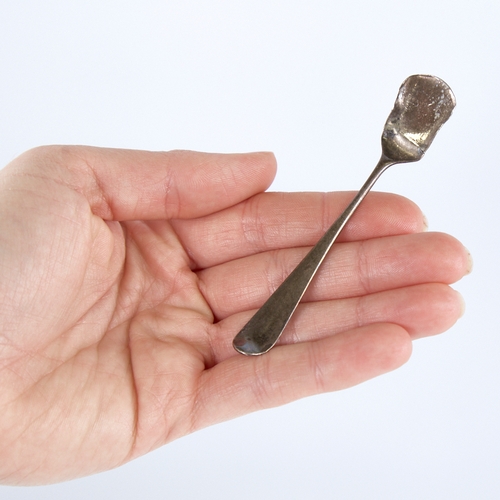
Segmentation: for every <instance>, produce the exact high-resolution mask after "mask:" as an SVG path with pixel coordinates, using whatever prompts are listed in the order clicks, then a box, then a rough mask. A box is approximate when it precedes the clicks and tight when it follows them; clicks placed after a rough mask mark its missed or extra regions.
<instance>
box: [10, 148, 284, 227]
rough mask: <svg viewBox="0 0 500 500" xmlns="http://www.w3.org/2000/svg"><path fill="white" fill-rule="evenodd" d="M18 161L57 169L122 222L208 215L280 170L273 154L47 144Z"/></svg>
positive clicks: (103, 213)
mask: <svg viewBox="0 0 500 500" xmlns="http://www.w3.org/2000/svg"><path fill="white" fill-rule="evenodd" d="M33 156H35V158H33ZM34 160H36V161H34ZM18 161H21V162H27V163H28V165H26V166H27V167H28V166H33V165H37V166H43V169H44V173H45V175H47V169H49V170H52V169H55V172H56V175H57V176H58V177H61V178H60V179H58V180H59V181H61V182H63V183H67V184H68V185H70V186H72V187H73V188H74V189H76V190H78V191H79V192H81V193H82V194H84V195H85V197H86V198H87V200H88V202H89V204H90V206H91V209H92V212H93V213H94V214H96V215H99V216H100V217H102V218H103V219H106V220H117V221H125V220H154V219H172V218H192V217H200V216H202V215H207V214H209V213H213V212H215V211H219V210H222V209H223V208H227V207H229V206H232V205H234V204H236V203H239V202H240V201H243V200H245V199H247V198H249V197H250V196H252V195H254V194H256V193H259V192H261V191H264V190H265V189H267V188H268V187H269V185H270V184H271V182H272V181H273V178H274V175H275V172H276V161H275V159H274V156H273V154H272V153H247V154H214V153H198V152H193V151H170V152H151V151H136V150H124V149H104V148H95V147H88V146H45V147H41V148H35V149H33V150H31V151H29V152H27V153H25V154H24V155H22V156H21V157H20V158H18Z"/></svg>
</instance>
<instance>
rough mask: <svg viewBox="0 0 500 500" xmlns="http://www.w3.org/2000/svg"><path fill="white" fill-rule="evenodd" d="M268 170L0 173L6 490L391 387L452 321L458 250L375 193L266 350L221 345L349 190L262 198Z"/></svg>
mask: <svg viewBox="0 0 500 500" xmlns="http://www.w3.org/2000/svg"><path fill="white" fill-rule="evenodd" d="M275 171H276V163H275V159H274V157H273V155H272V154H269V153H252V154H240V155H220V154H206V153H195V152H189V151H172V152H145V151H130V150H113V149H100V148H91V147H73V146H72V147H70V146H65V147H61V146H47V147H42V148H36V149H34V150H31V151H28V152H26V153H24V154H23V155H21V156H20V157H18V158H17V159H15V160H14V161H13V162H11V163H10V164H9V165H8V166H6V167H5V168H4V169H2V170H1V171H0V221H1V231H0V298H1V301H0V384H1V387H2V391H1V393H0V437H1V439H0V481H1V482H2V483H4V484H45V483H52V482H58V481H63V480H68V479H72V478H76V477H81V476H85V475H89V474H93V473H96V472H100V471H104V470H107V469H111V468H113V467H117V466H119V465H121V464H123V463H126V462H127V461H129V460H132V459H134V458H136V457H138V456H141V455H143V454H145V453H147V452H149V451H151V450H154V449H156V448H158V447H159V446H162V445H164V444H166V443H168V442H170V441H172V440H174V439H177V438H179V437H181V436H183V435H186V434H188V433H191V432H193V431H196V430H198V429H200V428H203V427H205V426H208V425H212V424H215V423H218V422H221V421H224V420H228V419H231V418H235V417H238V416H240V415H244V414H246V413H249V412H252V411H256V410H259V409H262V408H269V407H273V406H277V405H282V404H285V403H288V402H291V401H293V400H296V399H298V398H301V397H305V396H309V395H312V394H317V393H322V392H327V391H336V390H339V389H345V388H348V387H351V386H353V385H355V384H358V383H361V382H363V381H366V380H368V379H371V378H373V377H375V376H378V375H381V374H383V373H386V372H388V371H390V370H393V369H395V368H397V367H399V366H401V365H402V364H403V363H405V362H406V361H407V360H408V358H409V356H410V354H411V344H412V340H413V339H416V338H419V337H425V336H429V335H434V334H437V333H440V332H443V331H445V330H447V329H448V328H449V327H451V326H452V325H453V324H454V323H455V321H456V320H457V319H458V318H459V317H460V315H461V314H462V312H463V301H462V299H461V297H460V295H459V294H458V293H457V292H456V291H454V290H453V289H452V288H451V287H450V286H449V285H450V284H451V283H454V282H456V281H457V280H459V279H460V278H461V277H462V276H464V275H465V274H467V273H468V272H469V271H470V268H471V262H470V257H469V255H468V252H467V251H466V249H465V248H464V247H463V245H462V244H461V243H460V242H459V241H457V240H456V239H454V238H453V237H451V236H449V235H446V234H441V233H429V232H424V229H425V223H424V217H423V216H422V213H421V211H420V209H419V208H418V207H417V206H416V205H415V204H413V203H412V202H411V201H409V200H407V199H404V198H402V197H400V196H396V195H392V194H383V193H371V194H370V195H368V197H367V198H366V200H365V201H364V202H363V204H362V205H361V207H360V208H359V210H358V211H357V213H356V214H355V215H354V216H353V217H352V219H351V221H350V222H349V224H348V225H347V226H346V228H345V229H344V231H343V232H342V233H341V236H340V238H339V240H338V243H336V244H335V246H334V248H333V249H332V251H331V252H330V255H329V256H328V257H327V259H326V260H325V262H324V264H323V266H322V267H321V269H320V271H319V274H318V276H317V277H316V278H315V280H314V281H313V283H312V285H311V288H310V290H309V291H308V292H307V293H306V295H305V297H304V300H303V303H302V304H301V305H300V306H299V308H298V310H297V311H296V314H295V316H294V318H293V319H292V321H291V323H290V324H289V326H288V327H287V330H286V331H285V333H284V334H283V336H282V338H281V339H280V342H279V344H278V345H277V346H276V347H275V348H274V349H272V350H271V351H270V352H269V353H267V354H265V355H263V356H259V357H245V356H242V355H240V354H238V353H236V352H235V351H234V349H233V348H232V345H231V342H232V338H233V337H234V335H235V334H236V333H237V332H238V331H239V329H240V328H241V327H242V326H243V325H244V324H245V323H246V321H248V319H249V318H250V317H251V315H252V313H253V312H255V310H256V309H257V308H258V307H259V306H260V305H262V304H263V302H264V301H265V300H266V298H267V297H268V296H269V294H270V293H271V292H272V291H273V290H274V289H275V288H276V287H277V286H278V285H279V284H280V283H281V281H282V280H283V279H284V277H286V276H287V274H288V273H289V272H290V271H291V270H292V269H293V268H294V266H295V265H296V264H297V263H298V262H299V260H300V259H301V257H302V256H303V255H305V253H306V252H307V250H308V248H310V247H311V246H312V245H313V244H314V243H315V242H316V241H317V240H318V239H319V237H320V236H321V235H322V234H323V232H324V231H325V230H326V228H327V227H328V226H329V225H330V224H331V223H332V222H333V220H335V218H336V216H337V215H338V214H339V213H340V212H341V211H342V209H343V208H344V207H345V205H346V204H347V203H348V201H349V200H350V197H351V196H352V193H272V192H265V190H266V189H267V188H268V187H269V185H270V184H271V182H272V180H273V177H274V175H275Z"/></svg>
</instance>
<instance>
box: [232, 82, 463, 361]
mask: <svg viewBox="0 0 500 500" xmlns="http://www.w3.org/2000/svg"><path fill="white" fill-rule="evenodd" d="M454 107H455V96H454V95H453V92H452V91H451V89H450V87H449V86H448V85H447V84H446V83H445V82H443V80H441V79H439V78H437V77H435V76H428V75H413V76H410V77H408V78H407V79H406V80H405V81H404V82H403V84H402V85H401V88H400V89H399V93H398V97H397V99H396V102H395V104H394V109H393V110H392V112H391V114H390V115H389V118H387V122H386V123H385V127H384V132H383V134H382V156H381V157H380V160H379V162H378V164H377V166H376V167H375V169H374V170H373V172H372V173H371V175H370V177H368V179H367V181H366V182H365V183H364V184H363V187H362V188H361V189H360V191H359V192H358V194H357V195H356V196H355V197H354V199H353V200H352V201H351V203H350V204H349V205H348V206H347V208H346V209H345V210H344V212H342V214H341V215H340V216H339V218H338V219H337V220H336V221H335V222H334V223H333V224H332V226H331V227H330V228H329V229H328V230H327V231H326V233H325V234H324V236H323V237H322V238H321V239H320V240H319V242H318V243H317V244H316V245H315V246H314V247H313V248H312V250H311V251H310V252H309V253H308V254H307V255H306V256H305V257H304V259H303V260H302V261H301V262H300V263H299V265H298V266H297V267H296V268H295V269H294V270H293V271H292V272H291V274H290V275H289V276H288V277H287V278H286V280H285V281H284V282H283V283H282V284H281V285H280V286H279V287H278V288H277V289H276V291H275V292H274V293H273V294H272V295H271V296H270V297H269V299H268V300H267V301H266V302H265V304H264V305H263V306H262V307H261V308H260V309H259V310H258V311H257V312H256V313H255V315H254V316H253V317H252V318H251V319H250V321H249V322H248V323H247V324H246V325H245V326H244V327H243V329H242V330H241V331H240V332H239V333H238V335H236V337H235V338H234V340H233V346H234V348H235V349H236V350H237V351H238V352H240V353H241V354H245V355H254V356H255V355H259V354H264V353H265V352H267V351H269V349H271V348H272V347H273V346H274V345H275V344H276V342H277V341H278V339H279V337H280V335H281V334H282V332H283V330H284V329H285V327H286V325H287V324H288V321H289V320H290V318H291V316H292V314H293V313H294V311H295V309H296V308H297V305H298V304H299V302H300V300H301V299H302V297H303V295H304V293H305V291H306V290H307V287H308V286H309V284H310V283H311V280H312V279H313V277H314V275H315V274H316V271H317V270H318V268H319V266H320V265H321V263H322V262H323V260H324V258H325V257H326V254H327V253H328V251H329V250H330V248H331V247H332V245H333V243H334V242H335V240H336V239H337V236H338V235H339V233H340V231H342V229H343V228H344V226H345V225H346V223H347V221H348V220H349V218H350V217H351V215H352V214H353V213H354V211H355V210H356V208H358V206H359V204H360V203H361V201H362V200H363V198H364V197H365V196H366V194H367V193H368V191H370V189H371V188H372V186H373V185H374V184H375V182H376V181H377V179H378V178H379V177H380V175H381V174H382V173H383V172H384V171H385V170H386V169H387V168H389V167H390V166H391V165H394V164H396V163H406V162H412V161H418V160H420V159H421V158H422V156H424V154H425V152H426V151H427V149H428V148H429V146H430V145H431V143H432V141H433V139H434V137H435V136H436V133H437V132H438V130H439V129H440V128H441V126H442V125H443V124H444V123H445V122H446V120H448V118H449V117H450V116H451V113H452V111H453V108H454Z"/></svg>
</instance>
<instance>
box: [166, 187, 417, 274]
mask: <svg viewBox="0 0 500 500" xmlns="http://www.w3.org/2000/svg"><path fill="white" fill-rule="evenodd" d="M353 196H354V193H350V192H342V193H261V194H258V195H256V196H253V197H252V198H250V199H248V200H246V201H244V202H242V203H240V204H238V205H236V206H234V207H231V208H228V209H226V210H223V211H221V212H218V213H215V214H212V215H209V216H206V217H202V218H198V219H192V220H183V221H179V220H172V221H171V223H172V225H173V227H174V229H175V230H176V232H177V235H178V237H179V238H180V240H181V242H182V244H183V245H184V248H185V249H186V250H187V252H188V254H189V256H190V257H191V259H192V261H193V265H194V267H195V268H199V269H203V268H206V267H211V266H214V265H217V264H221V263H224V262H227V261H230V260H234V259H238V258H241V257H246V256H248V255H253V254H256V253H260V252H264V251H269V250H276V249H281V248H292V247H304V246H310V245H314V244H315V243H316V242H317V241H318V240H319V238H320V237H321V236H323V234H324V233H325V231H326V230H327V229H328V227H330V225H331V224H332V223H333V222H334V221H335V219H336V218H337V217H338V216H339V215H340V213H341V212H342V211H343V210H344V208H345V207H346V206H347V204H348V203H349V202H350V201H351V199H352V198H353ZM425 228H426V222H425V217H424V216H423V214H422V212H421V211H420V209H419V208H418V206H417V205H415V204H414V203H413V202H412V201H410V200H408V199H407V198H404V197H402V196H398V195H395V194H390V193H377V192H373V193H370V194H368V196H367V197H366V199H365V200H364V201H363V203H362V204H361V206H360V207H359V209H358V210H357V211H356V213H355V214H354V215H353V216H352V218H351V219H350V221H349V222H348V224H347V225H346V227H345V228H344V230H343V231H342V232H341V233H340V235H339V238H338V241H339V242H340V241H357V240H364V239H370V238H378V237H382V236H393V235H398V234H411V233H416V232H421V231H423V230H424V229H425Z"/></svg>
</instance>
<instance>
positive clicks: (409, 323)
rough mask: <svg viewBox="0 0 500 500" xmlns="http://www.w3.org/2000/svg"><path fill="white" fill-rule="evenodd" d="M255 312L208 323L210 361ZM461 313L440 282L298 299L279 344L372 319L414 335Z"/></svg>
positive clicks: (443, 326) (228, 349) (229, 349)
mask: <svg viewBox="0 0 500 500" xmlns="http://www.w3.org/2000/svg"><path fill="white" fill-rule="evenodd" d="M255 312H256V309H254V310H251V311H245V312H241V313H238V314H234V315H232V316H229V317H228V318H226V319H224V320H222V321H220V322H218V323H216V324H215V325H213V327H212V328H211V331H210V343H211V345H212V350H211V352H212V355H213V360H212V362H213V363H216V362H221V361H224V360H225V359H227V358H229V357H232V356H234V348H233V346H232V339H233V337H234V335H235V334H236V333H237V332H238V331H240V330H241V328H242V327H243V326H244V325H245V324H246V323H247V322H248V321H249V320H250V318H251V317H252V316H253V314H254V313H255ZM463 312H464V302H463V299H462V296H461V295H460V294H459V293H458V292H456V291H455V290H453V289H452V288H451V287H449V286H448V285H444V284H442V283H428V284H424V285H415V286H410V287H405V288H399V289H397V290H388V291H385V292H378V293H373V294H370V295H363V296H361V297H352V298H349V299H337V300H324V301H320V302H309V303H301V304H299V306H298V307H297V310H296V311H295V313H294V315H293V316H292V319H291V320H290V322H289V323H288V325H287V327H286V328H285V331H284V332H283V334H282V336H281V337H280V339H279V341H278V345H287V344H298V343H302V342H309V341H316V340H320V339H324V338H327V337H330V336H333V335H338V334H339V333H341V332H344V331H347V330H351V329H353V328H358V327H360V326H367V325H371V324H374V323H393V324H397V325H399V326H401V327H402V328H404V329H405V330H406V331H407V332H408V334H409V335H410V337H411V339H412V340H416V339H418V338H422V337H428V336H431V335H437V334H439V333H443V332H445V331H446V330H448V329H449V328H451V327H452V326H453V325H454V324H455V323H456V321H457V320H458V319H459V318H460V317H461V316H462V314H463Z"/></svg>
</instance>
